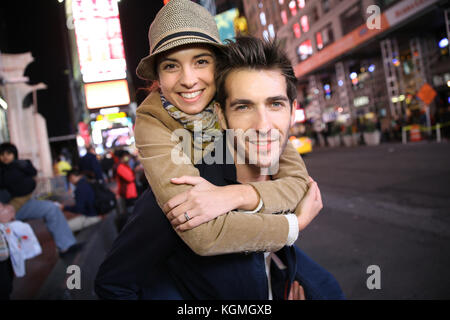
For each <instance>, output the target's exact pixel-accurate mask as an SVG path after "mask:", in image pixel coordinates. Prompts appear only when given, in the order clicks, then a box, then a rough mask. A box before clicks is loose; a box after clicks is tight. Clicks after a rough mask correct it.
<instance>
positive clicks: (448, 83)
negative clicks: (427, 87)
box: [447, 80, 450, 88]
mask: <svg viewBox="0 0 450 320" xmlns="http://www.w3.org/2000/svg"><path fill="white" fill-rule="evenodd" d="M447 87H449V88H450V80H448V81H447Z"/></svg>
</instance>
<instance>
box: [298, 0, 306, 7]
mask: <svg viewBox="0 0 450 320" xmlns="http://www.w3.org/2000/svg"><path fill="white" fill-rule="evenodd" d="M297 4H298V7H299V8H300V9H303V8H304V7H305V0H297Z"/></svg>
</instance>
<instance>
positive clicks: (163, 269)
mask: <svg viewBox="0 0 450 320" xmlns="http://www.w3.org/2000/svg"><path fill="white" fill-rule="evenodd" d="M255 49H256V50H255ZM233 50H234V52H233ZM253 50H255V52H253ZM255 55H256V57H255ZM221 59H223V60H222V61H221ZM218 60H219V62H218V74H219V75H220V77H218V79H217V84H218V88H219V90H222V91H223V92H224V94H223V95H222V96H221V95H220V94H219V95H218V98H219V100H218V102H220V103H221V106H223V110H222V111H220V110H218V112H219V115H220V120H221V122H222V125H223V127H224V128H228V129H234V130H241V131H245V132H249V131H251V130H253V131H254V133H255V134H256V135H255V136H253V137H256V139H253V140H252V139H250V141H245V140H240V139H239V138H240V136H239V135H234V136H233V138H235V139H233V141H232V142H236V143H232V144H233V145H234V147H232V148H227V147H226V145H227V144H226V143H222V146H224V147H225V148H224V149H225V150H224V152H222V149H220V147H218V148H216V150H215V152H216V153H217V152H221V153H222V155H223V158H224V159H229V156H228V155H229V152H231V153H232V154H234V155H236V154H237V153H238V152H239V151H242V153H241V156H243V157H244V158H245V159H247V160H249V159H250V158H253V159H256V162H255V163H253V164H249V163H248V161H246V163H239V162H237V158H238V157H234V160H235V162H236V164H235V163H233V162H232V163H227V162H225V164H218V163H214V164H211V165H207V164H204V163H203V164H198V165H196V167H197V168H198V169H199V171H200V175H201V176H202V177H203V178H204V179H206V180H209V182H211V183H213V184H215V185H227V184H233V183H242V182H248V181H256V180H263V179H269V178H270V177H269V176H267V175H262V174H261V168H266V167H270V166H272V165H273V164H274V163H275V162H276V160H277V159H278V158H279V156H280V154H281V153H282V150H283V148H284V147H285V146H286V143H287V138H288V129H289V127H290V122H291V121H292V120H293V113H294V112H295V106H296V101H295V76H294V74H293V71H292V67H291V66H290V63H289V61H288V60H287V59H286V57H285V56H284V55H282V54H281V53H280V51H279V49H278V48H277V47H276V46H274V45H272V44H263V42H262V41H261V40H256V39H251V38H248V39H247V38H245V39H237V42H236V44H234V45H230V46H229V47H228V48H227V49H225V56H223V57H219V58H218ZM220 61H221V62H220ZM243 83H245V84H246V85H245V86H243V85H242V84H243ZM292 88H293V89H292ZM225 91H226V92H225ZM250 136H251V134H250ZM218 145H220V143H218ZM239 145H240V147H239ZM255 151H257V152H256V153H257V154H256V155H254V154H253V152H255ZM199 180H202V178H199ZM318 202H320V204H321V201H319V200H318ZM316 214H317V213H316ZM183 217H184V220H183ZM313 217H314V215H313V216H311V219H312V218H313ZM168 218H169V219H170V220H172V223H173V224H174V223H175V224H179V223H183V222H185V221H186V219H188V217H186V215H185V214H181V215H177V214H176V213H175V212H173V211H171V213H170V214H169V215H168ZM190 218H192V217H190ZM174 221H175V222H174ZM240 229H241V230H229V232H234V233H235V234H236V235H238V234H239V232H241V233H244V232H246V229H245V225H243V226H240ZM298 230H299V228H298V226H297V231H296V232H297V233H298ZM235 246H236V247H238V248H239V247H242V246H245V244H243V243H239V237H236V244H235ZM269 257H270V255H269V254H263V253H261V252H253V253H249V252H246V253H232V254H227V255H218V256H210V257H202V256H199V255H197V254H195V253H194V252H193V251H192V250H190V249H189V247H187V246H186V245H185V244H184V243H183V242H182V241H181V239H180V238H179V237H178V236H177V235H176V233H175V232H174V231H173V229H171V228H170V227H169V223H168V222H167V220H166V219H165V217H164V216H163V214H162V211H161V210H160V209H159V207H158V204H157V203H156V200H155V198H154V196H153V195H152V194H151V192H147V193H145V194H144V195H143V197H142V198H140V199H139V201H138V202H137V204H136V208H135V212H134V214H133V216H132V218H131V219H130V221H129V222H128V223H127V225H126V226H125V228H124V230H123V232H122V233H121V234H120V235H119V237H118V239H116V241H115V243H114V245H113V248H112V250H111V252H110V253H109V255H108V256H107V258H106V260H105V262H104V263H103V264H102V266H101V267H100V269H99V273H98V274H97V279H96V292H97V294H98V295H99V296H100V297H101V298H106V299H117V298H119V299H136V298H141V299H146V298H149V299H158V298H159V299H168V298H171V299H177V298H179V299H180V298H183V299H268V298H269V299H270V298H273V299H287V298H288V297H287V293H288V292H291V291H290V288H291V284H292V283H293V282H294V279H295V280H298V281H299V282H300V283H301V284H302V285H304V286H305V291H306V296H307V298H308V297H309V298H334V299H339V298H342V297H343V295H342V292H341V290H340V288H339V285H338V284H337V282H336V281H335V280H334V278H333V277H332V276H331V275H330V274H328V273H327V272H326V271H325V270H323V269H322V268H321V267H320V266H318V265H317V264H315V263H314V262H312V261H311V260H310V259H309V258H308V257H307V256H306V255H304V254H303V253H301V252H300V251H299V250H298V249H296V248H295V247H294V246H285V247H284V248H282V249H281V250H279V251H278V252H277V254H276V256H275V257H274V263H272V264H269V262H270V258H269ZM300 264H301V267H300V268H301V270H302V272H298V270H299V269H298V268H299V265H300ZM305 280H307V281H305ZM305 284H306V285H305ZM322 287H323V289H322Z"/></svg>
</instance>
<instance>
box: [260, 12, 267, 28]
mask: <svg viewBox="0 0 450 320" xmlns="http://www.w3.org/2000/svg"><path fill="white" fill-rule="evenodd" d="M259 20H260V21H261V25H262V26H265V25H266V24H267V21H266V14H265V13H264V12H261V13H260V14H259Z"/></svg>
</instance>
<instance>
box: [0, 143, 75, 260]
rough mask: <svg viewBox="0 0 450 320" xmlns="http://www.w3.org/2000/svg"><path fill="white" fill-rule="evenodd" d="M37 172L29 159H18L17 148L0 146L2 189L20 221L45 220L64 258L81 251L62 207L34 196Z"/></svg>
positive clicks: (9, 144)
mask: <svg viewBox="0 0 450 320" xmlns="http://www.w3.org/2000/svg"><path fill="white" fill-rule="evenodd" d="M36 174H37V171H36V169H35V168H34V166H33V164H32V163H31V162H30V161H29V160H19V159H18V151H17V148H16V146H15V145H13V144H12V143H9V142H5V143H2V144H1V145H0V189H2V188H4V189H6V190H7V191H8V193H9V195H10V197H11V200H10V201H9V204H11V205H12V206H13V207H14V209H15V210H16V216H15V218H16V219H17V220H22V221H23V220H28V219H44V221H45V225H46V226H47V228H48V230H49V231H50V233H51V234H52V236H53V239H54V240H55V244H56V247H57V248H58V249H59V253H60V255H61V256H65V255H68V254H70V253H73V252H76V251H78V250H79V249H80V245H78V244H77V243H76V239H75V237H74V236H73V234H72V231H71V230H70V228H69V225H68V224H67V220H66V218H65V217H64V214H63V212H62V211H61V209H60V207H59V206H57V205H56V204H55V203H53V202H52V201H45V200H36V199H33V198H32V193H33V191H34V189H35V188H36V181H35V177H36Z"/></svg>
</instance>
